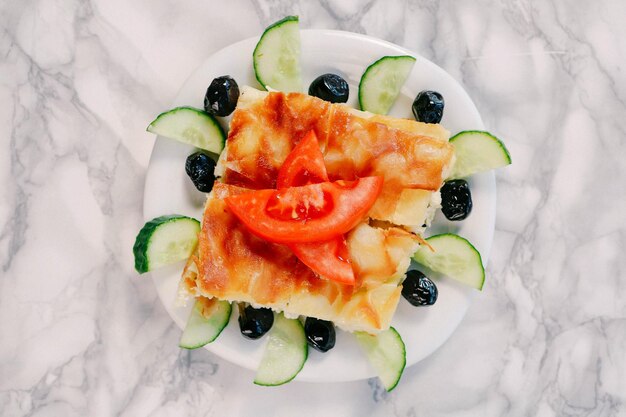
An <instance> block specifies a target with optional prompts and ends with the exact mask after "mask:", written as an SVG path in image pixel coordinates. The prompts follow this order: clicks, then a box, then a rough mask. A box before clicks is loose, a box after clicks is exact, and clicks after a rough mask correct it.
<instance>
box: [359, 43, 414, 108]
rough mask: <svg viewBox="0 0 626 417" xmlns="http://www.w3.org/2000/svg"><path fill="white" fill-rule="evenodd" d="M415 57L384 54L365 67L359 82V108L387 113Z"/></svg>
mask: <svg viewBox="0 0 626 417" xmlns="http://www.w3.org/2000/svg"><path fill="white" fill-rule="evenodd" d="M413 64H415V58H413V57H412V56H408V55H401V56H384V57H382V58H380V59H379V60H378V61H376V62H374V63H373V64H372V65H370V66H369V67H367V69H366V70H365V72H364V73H363V75H362V76H361V82H360V83H359V105H360V106H361V110H365V111H369V112H372V113H378V114H387V112H388V111H389V109H391V106H392V105H393V103H394V102H395V101H396V98H397V97H398V94H399V93H400V89H401V88H402V86H403V85H404V82H405V81H406V79H407V77H408V76H409V74H410V73H411V69H412V68H413Z"/></svg>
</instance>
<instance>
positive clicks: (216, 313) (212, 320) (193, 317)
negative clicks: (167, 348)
mask: <svg viewBox="0 0 626 417" xmlns="http://www.w3.org/2000/svg"><path fill="white" fill-rule="evenodd" d="M230 312H231V305H230V303H229V302H228V301H220V300H218V299H216V298H205V297H198V298H196V302H195V303H194V305H193V308H192V309H191V313H189V319H188V320H187V324H186V326H185V329H184V330H183V334H182V336H181V337H180V342H179V343H178V346H180V347H181V348H185V349H197V348H200V347H202V346H204V345H206V344H208V343H211V342H212V341H214V340H215V339H217V337H218V336H219V335H220V333H222V330H224V328H225V327H226V325H227V324H228V320H229V319H230Z"/></svg>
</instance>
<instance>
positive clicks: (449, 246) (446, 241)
mask: <svg viewBox="0 0 626 417" xmlns="http://www.w3.org/2000/svg"><path fill="white" fill-rule="evenodd" d="M426 242H428V244H429V245H430V246H431V247H432V248H433V250H434V252H433V251H431V250H430V248H428V247H427V246H426V245H423V246H420V248H419V249H418V251H417V252H415V254H414V255H413V259H414V260H415V262H417V263H420V264H422V265H424V266H426V267H428V268H430V269H432V270H433V271H435V272H440V273H442V274H444V275H446V276H448V277H450V278H452V279H455V280H457V281H459V282H461V283H463V284H465V285H468V286H470V287H472V288H475V289H477V290H482V289H483V285H484V283H485V268H484V267H483V262H482V258H481V256H480V252H478V250H477V249H476V248H475V247H474V245H472V244H471V243H470V242H469V241H468V240H467V239H465V238H463V237H461V236H459V235H455V234H452V233H444V234H440V235H435V236H431V237H429V238H427V239H426Z"/></svg>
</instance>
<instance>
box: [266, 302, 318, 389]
mask: <svg viewBox="0 0 626 417" xmlns="http://www.w3.org/2000/svg"><path fill="white" fill-rule="evenodd" d="M308 354H309V347H308V345H307V343H306V336H305V334H304V327H303V326H302V323H300V320H298V319H288V318H286V317H285V316H284V315H283V314H282V313H279V314H276V315H275V317H274V324H273V326H272V329H271V330H270V333H269V340H268V341H267V345H266V346H265V352H264V353H263V358H262V359H261V363H260V364H259V368H258V369H257V372H256V377H255V378H254V383H255V384H257V385H264V386H275V385H282V384H285V383H287V382H289V381H291V380H292V379H294V378H295V377H296V375H298V373H299V372H300V370H301V369H302V367H303V366H304V362H306V359H307V357H308Z"/></svg>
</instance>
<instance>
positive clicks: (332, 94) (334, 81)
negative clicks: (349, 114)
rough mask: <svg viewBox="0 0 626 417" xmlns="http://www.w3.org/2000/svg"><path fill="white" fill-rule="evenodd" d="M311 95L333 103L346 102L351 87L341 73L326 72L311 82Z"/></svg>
mask: <svg viewBox="0 0 626 417" xmlns="http://www.w3.org/2000/svg"><path fill="white" fill-rule="evenodd" d="M309 95H310V96H313V97H317V98H321V99H322V100H326V101H330V102H331V103H345V102H347V101H348V96H349V95H350V87H349V86H348V83H347V82H346V80H344V79H343V78H341V77H340V76H339V75H337V74H324V75H320V76H319V77H317V78H316V79H314V80H313V82H311V85H310V86H309Z"/></svg>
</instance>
